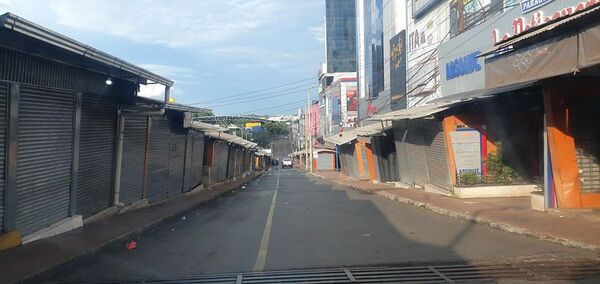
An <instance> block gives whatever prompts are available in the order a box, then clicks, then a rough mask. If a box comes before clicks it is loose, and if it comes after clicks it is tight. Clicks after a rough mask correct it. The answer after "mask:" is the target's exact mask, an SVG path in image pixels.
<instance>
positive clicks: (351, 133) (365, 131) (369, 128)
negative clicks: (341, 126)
mask: <svg viewBox="0 0 600 284" xmlns="http://www.w3.org/2000/svg"><path fill="white" fill-rule="evenodd" d="M390 128H392V124H391V123H387V122H384V123H383V126H382V124H381V123H372V124H369V125H365V126H361V127H357V128H354V129H351V130H348V131H344V132H341V133H340V134H336V135H331V136H329V137H326V138H325V139H324V140H325V142H326V143H329V144H332V145H344V144H346V143H348V142H351V141H354V140H355V139H357V138H358V136H366V137H368V136H374V135H379V134H382V133H383V132H384V131H385V130H387V129H390Z"/></svg>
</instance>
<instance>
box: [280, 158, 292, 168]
mask: <svg viewBox="0 0 600 284" xmlns="http://www.w3.org/2000/svg"><path fill="white" fill-rule="evenodd" d="M281 168H292V159H290V158H285V159H283V161H282V162H281Z"/></svg>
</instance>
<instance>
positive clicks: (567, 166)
mask: <svg viewBox="0 0 600 284" xmlns="http://www.w3.org/2000/svg"><path fill="white" fill-rule="evenodd" d="M542 92H543V96H544V110H545V112H546V125H547V128H546V131H547V133H548V148H549V150H550V159H551V162H552V175H553V177H554V188H555V191H556V199H557V201H558V207H560V208H580V207H581V205H582V204H581V184H580V182H579V173H578V168H579V167H578V165H577V159H576V152H575V140H574V139H573V137H572V136H571V135H570V134H569V121H568V117H569V115H568V108H567V106H566V95H565V94H566V93H565V92H567V90H566V88H564V85H563V83H562V81H557V80H548V81H544V83H543V84H542Z"/></svg>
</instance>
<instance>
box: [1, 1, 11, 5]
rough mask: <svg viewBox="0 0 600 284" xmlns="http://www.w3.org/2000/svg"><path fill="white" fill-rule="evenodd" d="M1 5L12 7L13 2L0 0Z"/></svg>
mask: <svg viewBox="0 0 600 284" xmlns="http://www.w3.org/2000/svg"><path fill="white" fill-rule="evenodd" d="M0 5H6V6H11V5H12V1H11V0H0Z"/></svg>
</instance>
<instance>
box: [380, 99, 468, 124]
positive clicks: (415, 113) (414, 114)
mask: <svg viewBox="0 0 600 284" xmlns="http://www.w3.org/2000/svg"><path fill="white" fill-rule="evenodd" d="M454 104H457V103H434V104H427V105H424V106H419V107H413V108H407V109H401V110H397V111H392V112H388V113H384V114H381V115H377V116H374V117H371V118H369V120H378V121H392V120H404V119H417V118H423V117H427V116H430V115H432V114H436V113H438V112H441V111H444V110H447V109H448V108H450V106H451V105H454ZM380 127H381V126H380Z"/></svg>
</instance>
